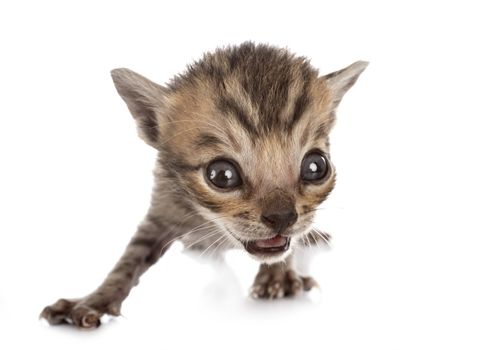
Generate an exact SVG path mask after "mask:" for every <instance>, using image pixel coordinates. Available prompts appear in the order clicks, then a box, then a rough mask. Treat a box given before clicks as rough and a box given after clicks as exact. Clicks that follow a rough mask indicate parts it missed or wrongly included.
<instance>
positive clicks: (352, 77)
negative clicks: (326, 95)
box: [321, 61, 369, 108]
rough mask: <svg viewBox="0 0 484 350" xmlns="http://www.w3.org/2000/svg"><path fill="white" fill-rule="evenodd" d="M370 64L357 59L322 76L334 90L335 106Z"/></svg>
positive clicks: (332, 90)
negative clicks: (340, 68)
mask: <svg viewBox="0 0 484 350" xmlns="http://www.w3.org/2000/svg"><path fill="white" fill-rule="evenodd" d="M368 64H369V62H366V61H357V62H355V63H353V64H351V65H349V66H348V67H346V68H344V69H342V70H339V71H336V72H333V73H330V74H327V75H325V76H323V77H321V79H323V80H324V81H325V83H326V85H327V86H328V87H329V89H330V90H331V92H332V95H333V104H334V107H335V108H336V107H337V106H338V104H339V103H340V102H341V99H342V98H343V96H344V95H345V93H346V92H347V91H348V90H349V89H350V88H351V87H352V86H353V85H354V84H355V83H356V81H357V80H358V77H359V76H360V74H361V73H362V72H363V71H364V70H365V69H366V67H368Z"/></svg>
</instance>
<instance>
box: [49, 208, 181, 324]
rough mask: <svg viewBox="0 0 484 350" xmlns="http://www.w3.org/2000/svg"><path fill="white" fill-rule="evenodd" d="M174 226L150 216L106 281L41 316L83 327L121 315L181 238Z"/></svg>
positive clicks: (53, 305) (60, 303)
mask: <svg viewBox="0 0 484 350" xmlns="http://www.w3.org/2000/svg"><path fill="white" fill-rule="evenodd" d="M173 231H174V230H173V227H170V226H169V225H166V224H164V223H163V222H162V221H160V220H159V219H157V218H154V217H150V216H148V217H147V218H146V219H145V221H144V222H143V223H142V224H141V225H140V226H139V227H138V231H137V232H136V234H135V235H134V237H133V238H132V240H131V242H130V243H129V245H128V246H127V247H126V250H125V252H124V254H123V255H122V257H121V259H120V260H119V261H118V263H117V264H116V266H115V267H114V268H113V270H112V271H111V272H110V273H109V274H108V276H107V277H106V279H105V280H104V282H103V283H102V284H101V285H100V286H99V287H98V288H97V289H96V290H95V291H94V292H93V293H91V294H89V295H88V296H86V297H84V298H81V299H70V300H68V299H59V300H58V301H57V302H56V303H54V304H52V305H50V306H47V307H46V308H45V309H44V310H43V311H42V313H41V314H40V316H41V317H43V318H45V319H46V320H47V321H48V322H49V323H50V324H61V323H73V324H74V325H76V326H78V327H82V328H92V327H98V326H99V325H100V318H101V316H102V315H103V314H110V315H114V316H119V315H120V311H121V303H122V302H123V300H124V299H125V298H126V297H127V296H128V294H129V292H130V290H131V288H132V287H134V286H135V285H136V284H137V283H138V279H139V277H140V276H141V275H142V274H143V273H144V272H145V271H146V270H147V269H148V268H149V267H150V266H151V265H153V264H154V263H155V262H156V261H157V260H158V259H159V257H161V256H162V255H163V253H164V252H165V251H166V250H167V249H168V247H169V246H170V244H171V242H172V241H173V240H174V239H175V238H176V237H177V235H176V234H175V233H174V232H173Z"/></svg>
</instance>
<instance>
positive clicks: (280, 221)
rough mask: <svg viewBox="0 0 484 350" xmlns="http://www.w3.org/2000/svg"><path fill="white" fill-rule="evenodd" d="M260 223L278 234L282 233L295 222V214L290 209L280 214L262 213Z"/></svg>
mask: <svg viewBox="0 0 484 350" xmlns="http://www.w3.org/2000/svg"><path fill="white" fill-rule="evenodd" d="M261 221H262V222H263V223H264V224H265V225H266V226H268V227H270V228H271V229H273V230H274V231H275V232H277V233H278V234H281V233H283V232H284V231H285V230H286V229H287V228H288V227H289V226H291V225H294V223H295V222H296V221H297V213H296V211H295V210H294V209H293V208H291V209H289V210H285V211H280V212H272V213H271V212H266V213H262V215H261Z"/></svg>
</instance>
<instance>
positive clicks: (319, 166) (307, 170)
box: [301, 152, 328, 181]
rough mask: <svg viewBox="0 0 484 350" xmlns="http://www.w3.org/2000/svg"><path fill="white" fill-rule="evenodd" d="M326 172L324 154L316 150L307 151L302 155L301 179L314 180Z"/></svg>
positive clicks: (326, 163) (323, 175)
mask: <svg viewBox="0 0 484 350" xmlns="http://www.w3.org/2000/svg"><path fill="white" fill-rule="evenodd" d="M327 173H328V162H327V161H326V158H325V157H324V155H322V154H321V153H318V152H309V153H308V154H306V156H304V159H303V161H302V163H301V179H302V180H305V181H316V180H320V179H322V178H323V177H325V176H326V174H327Z"/></svg>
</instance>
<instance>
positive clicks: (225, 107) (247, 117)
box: [41, 43, 368, 328]
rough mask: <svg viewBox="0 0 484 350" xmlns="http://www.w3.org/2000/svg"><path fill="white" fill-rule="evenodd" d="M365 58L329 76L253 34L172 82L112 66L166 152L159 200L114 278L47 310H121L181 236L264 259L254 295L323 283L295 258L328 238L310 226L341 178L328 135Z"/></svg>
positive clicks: (145, 128) (161, 158) (141, 128)
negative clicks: (299, 269) (296, 265)
mask: <svg viewBox="0 0 484 350" xmlns="http://www.w3.org/2000/svg"><path fill="white" fill-rule="evenodd" d="M367 65H368V63H367V62H363V61H358V62H355V63H353V64H352V65H350V66H349V67H347V68H345V69H343V70H340V71H337V72H334V73H331V74H328V75H324V76H320V75H319V74H318V71H317V70H316V69H315V68H313V67H312V66H311V65H310V64H309V61H308V60H307V59H306V58H304V57H297V56H295V55H293V54H291V53H289V52H288V51H287V50H285V49H281V48H275V47H272V46H268V45H255V44H253V43H244V44H242V45H240V46H234V47H228V48H224V49H218V50H216V51H215V52H214V53H208V54H205V55H204V57H203V58H202V59H201V60H199V61H198V62H195V63H194V64H192V65H190V66H189V67H188V69H187V71H186V72H185V73H183V74H181V75H178V76H176V77H175V78H174V79H172V80H171V82H170V83H168V84H167V85H165V86H161V85H158V84H156V83H154V82H152V81H150V80H148V79H146V78H144V77H142V76H141V75H139V74H137V73H135V72H133V71H131V70H129V69H125V68H121V69H115V70H113V71H112V72H111V75H112V78H113V80H114V84H115V86H116V89H117V91H118V93H119V94H120V95H121V97H122V98H123V100H124V101H125V102H126V104H127V105H128V108H129V110H130V112H131V114H132V115H133V117H134V119H135V121H136V123H137V126H138V132H139V135H140V137H141V138H142V139H143V140H144V141H145V142H146V143H148V144H149V145H151V146H152V147H154V148H156V149H157V150H158V159H157V162H156V168H155V172H154V174H155V185H154V189H153V194H152V200H151V206H150V208H149V210H148V213H147V214H146V217H145V219H144V220H143V221H142V223H141V224H140V226H139V228H138V230H137V232H136V234H135V235H134V237H133V238H132V240H131V242H130V243H129V244H128V246H127V248H126V250H125V252H124V254H123V256H122V257H121V259H120V260H119V261H118V263H117V264H116V266H115V267H114V269H113V270H112V271H111V272H110V273H109V274H108V276H107V277H106V279H105V280H104V282H103V283H102V284H101V285H100V286H99V287H98V288H97V289H96V290H95V291H94V292H92V293H91V294H89V295H88V296H86V297H84V298H80V299H60V300H59V301H57V302H56V303H55V304H53V305H51V306H47V307H46V308H45V309H44V310H43V311H42V313H41V317H43V318H45V319H47V321H48V322H49V323H51V324H60V323H72V324H74V325H75V326H78V327H83V328H91V327H97V326H99V325H100V318H101V316H102V315H103V314H110V315H115V316H118V315H119V314H120V309H121V303H122V302H123V300H124V299H125V298H126V297H127V296H128V294H129V292H130V290H131V288H132V287H133V286H135V285H136V284H137V283H138V279H139V278H140V276H141V275H142V274H143V273H144V272H145V271H146V270H147V269H148V268H149V267H150V266H151V265H153V264H154V263H155V262H156V261H157V260H158V259H159V258H160V257H161V256H162V255H163V253H165V252H166V250H167V249H168V247H169V246H170V245H171V243H173V242H174V241H176V240H180V241H181V242H183V243H184V245H185V247H188V248H190V249H202V250H205V249H214V250H215V249H217V250H219V251H221V250H225V249H227V248H234V247H237V248H242V249H245V250H246V251H247V253H248V254H249V255H250V256H252V257H253V258H255V259H257V260H259V261H260V263H261V265H260V270H259V272H258V274H257V276H256V278H255V281H254V285H253V287H252V291H251V295H252V296H253V297H255V298H268V299H272V298H281V297H286V296H292V295H295V294H297V293H299V292H300V291H302V290H309V289H311V288H312V287H313V286H315V285H316V283H315V282H314V280H313V279H312V278H310V277H303V276H300V275H298V273H297V272H296V271H295V270H294V267H293V266H294V265H293V259H292V257H293V254H294V251H295V249H298V250H299V249H301V250H304V248H305V247H307V246H308V245H311V244H315V243H316V241H317V240H318V239H321V240H323V241H324V240H327V239H328V237H327V236H325V235H322V234H320V233H319V234H318V232H317V231H315V230H313V228H312V220H313V219H314V215H315V209H316V207H317V206H318V205H319V204H320V203H321V202H322V201H324V200H325V199H326V197H327V196H328V195H329V193H330V192H331V190H332V189H333V186H334V184H335V169H334V166H333V164H332V163H331V160H330V155H329V138H328V135H329V132H330V130H331V128H332V126H333V124H334V123H335V111H336V108H337V107H338V104H339V103H340V101H341V99H342V97H343V95H344V94H345V93H346V91H348V89H349V88H350V87H351V86H352V85H353V84H354V83H355V82H356V80H357V78H358V76H359V75H360V73H361V72H363V70H364V69H365V68H366V66H367Z"/></svg>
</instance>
